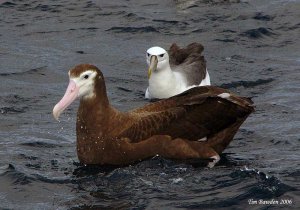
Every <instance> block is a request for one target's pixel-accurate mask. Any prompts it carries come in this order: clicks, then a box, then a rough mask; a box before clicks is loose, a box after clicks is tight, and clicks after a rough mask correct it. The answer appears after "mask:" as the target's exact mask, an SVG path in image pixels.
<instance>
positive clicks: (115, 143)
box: [53, 64, 254, 167]
mask: <svg viewBox="0 0 300 210" xmlns="http://www.w3.org/2000/svg"><path fill="white" fill-rule="evenodd" d="M69 77H70V82H69V86H68V88H67V90H66V93H65V95H64V96H63V98H62V99H61V100H60V102H58V103H57V104H56V105H55V107H54V109H53V115H54V118H55V119H58V118H59V116H60V114H61V113H62V111H63V110H64V109H66V108H67V107H68V106H69V105H70V104H71V103H72V102H73V101H74V100H75V99H76V98H79V99H80V105H79V108H78V112H77V123H76V132H77V154H78V158H79V161H80V162H82V163H84V164H113V165H124V164H130V163H133V162H135V161H138V160H142V159H145V158H148V157H152V156H155V155H157V154H158V155H160V156H162V157H165V158H171V159H194V158H199V159H201V158H205V159H206V158H212V159H213V160H214V161H213V162H211V163H210V165H209V166H210V167H212V166H213V165H214V164H215V163H216V162H217V161H218V160H219V159H220V157H219V154H220V153H222V151H223V150H224V149H225V148H226V147H227V146H228V144H229V143H230V141H231V140H232V139H233V136H234V135H235V133H236V132H237V130H238V128H239V127H240V125H241V124H242V123H243V121H244V120H245V119H246V118H247V117H248V115H249V114H250V113H251V112H253V111H254V108H253V106H252V102H251V100H249V99H247V98H242V97H238V96H236V95H235V94H233V93H231V92H229V91H227V90H224V89H221V88H218V87H213V86H203V87H195V88H192V89H189V90H188V91H186V92H184V93H182V94H180V95H177V96H174V97H171V98H169V99H165V100H160V101H157V102H153V103H150V104H147V105H145V106H143V107H141V108H137V109H134V110H132V111H128V112H120V111H118V110H116V109H115V108H113V107H112V106H111V105H110V104H109V100H108V98H107V94H106V87H105V82H104V77H103V74H102V73H101V71H100V70H99V69H98V68H97V67H96V66H93V65H90V64H80V65H78V66H76V67H75V68H73V69H71V70H70V71H69Z"/></svg>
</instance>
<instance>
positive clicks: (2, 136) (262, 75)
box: [0, 0, 300, 210]
mask: <svg viewBox="0 0 300 210" xmlns="http://www.w3.org/2000/svg"><path fill="white" fill-rule="evenodd" d="M173 42H176V43H177V44H178V45H180V46H185V45H187V44H189V43H192V42H200V43H202V44H203V46H204V47H205V49H204V56H205V58H206V60H207V68H208V71H209V73H210V76H211V80H212V84H213V85H217V86H221V87H223V88H227V89H230V90H231V91H233V92H236V93H238V94H240V95H243V96H247V97H252V100H253V101H254V103H255V106H256V112H255V113H253V114H252V115H250V117H249V118H248V119H247V120H246V121H245V123H244V124H243V125H242V126H241V128H240V130H239V132H238V133H237V135H236V136H235V138H234V140H233V142H232V143H231V144H230V146H229V147H228V148H227V149H226V150H225V151H224V153H223V154H222V156H221V161H220V162H219V163H218V164H217V165H216V166H215V167H214V168H211V169H208V168H206V167H204V166H203V165H202V164H198V163H197V164H195V163H194V164H193V163H185V162H176V161H172V160H168V159H163V158H161V157H153V158H151V159H148V160H145V161H142V162H139V163H137V164H134V165H130V166H127V167H121V168H112V167H86V166H83V165H80V164H79V162H78V159H77V155H76V133H75V119H76V110H77V107H78V102H77V103H75V104H73V105H72V106H71V107H70V109H68V110H67V111H66V112H65V113H64V114H63V116H62V117H61V122H57V121H55V120H54V119H53V117H52V109H53V106H54V105H55V104H56V103H57V102H58V101H59V100H60V98H61V97H62V96H63V94H64V91H65V89H66V87H67V84H68V74H67V72H68V70H69V69H70V68H72V67H74V66H75V65H77V64H79V63H91V64H95V65H96V66H98V67H99V68H100V69H101V70H102V72H103V73H104V76H105V79H106V83H107V91H108V96H109V98H110V101H111V104H112V105H113V106H115V107H116V108H118V109H120V110H129V109H132V108H135V107H138V106H142V105H143V104H146V103H149V102H148V101H146V100H145V99H144V91H145V89H146V87H147V65H146V56H145V53H146V50H147V49H148V48H149V47H152V46H154V45H158V46H161V47H164V48H166V49H167V48H168V47H169V46H170V45H171V44H172V43H173ZM0 81H1V82H0V209H20V210H21V209H22V210H32V209H47V210H48V209H151V210H152V209H155V210H156V209H158V210H172V209H243V210H244V209H272V210H273V209H300V198H299V195H300V193H299V186H300V183H299V181H300V178H299V175H300V161H299V160H300V153H299V151H300V146H299V141H300V105H299V104H300V1H299V0H165V1H161V0H151V1H149V0H112V1H105V0H98V1H97V0H73V1H70V0H27V1H22V0H7V1H6V0H0ZM276 202H278V203H276Z"/></svg>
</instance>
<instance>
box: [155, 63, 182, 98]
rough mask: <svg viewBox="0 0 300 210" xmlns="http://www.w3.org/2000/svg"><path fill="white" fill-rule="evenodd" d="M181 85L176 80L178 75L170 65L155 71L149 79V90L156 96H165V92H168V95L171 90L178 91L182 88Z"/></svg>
mask: <svg viewBox="0 0 300 210" xmlns="http://www.w3.org/2000/svg"><path fill="white" fill-rule="evenodd" d="M180 85H181V84H179V83H177V82H176V76H175V74H174V73H173V71H172V70H171V68H170V66H168V67H166V68H165V69H163V70H160V71H156V72H153V73H152V75H151V77H150V79H149V90H150V92H151V95H153V97H155V98H165V96H164V93H167V97H168V96H169V94H170V93H169V92H170V90H171V91H175V92H177V89H180Z"/></svg>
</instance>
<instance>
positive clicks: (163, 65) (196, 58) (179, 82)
mask: <svg viewBox="0 0 300 210" xmlns="http://www.w3.org/2000/svg"><path fill="white" fill-rule="evenodd" d="M203 49H204V48H203V46H202V45H201V44H200V43H191V44H189V45H188V46H187V47H186V48H182V49H181V48H179V47H178V46H177V45H176V44H175V43H174V44H172V45H171V47H170V49H169V52H167V51H166V50H165V49H163V48H161V47H151V48H149V49H148V50H147V55H146V58H147V64H148V66H149V69H148V79H149V87H148V88H147V90H146V93H145V98H149V99H152V98H158V99H162V98H169V97H171V96H174V95H177V94H179V93H182V92H184V91H186V90H188V89H190V88H192V87H195V86H205V85H210V77H209V74H208V72H207V69H206V61H205V59H204V57H203V55H202V54H201V53H202V51H203Z"/></svg>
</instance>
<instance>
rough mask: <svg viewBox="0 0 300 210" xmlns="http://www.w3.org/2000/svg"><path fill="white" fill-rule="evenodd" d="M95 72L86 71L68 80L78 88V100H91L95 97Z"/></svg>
mask: <svg viewBox="0 0 300 210" xmlns="http://www.w3.org/2000/svg"><path fill="white" fill-rule="evenodd" d="M96 75H97V72H95V71H93V70H87V71H84V72H82V73H81V74H80V76H79V77H73V78H70V79H71V80H73V81H74V82H75V83H76V86H77V87H79V92H78V97H79V98H91V97H94V96H95V93H94V84H95V77H96Z"/></svg>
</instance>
